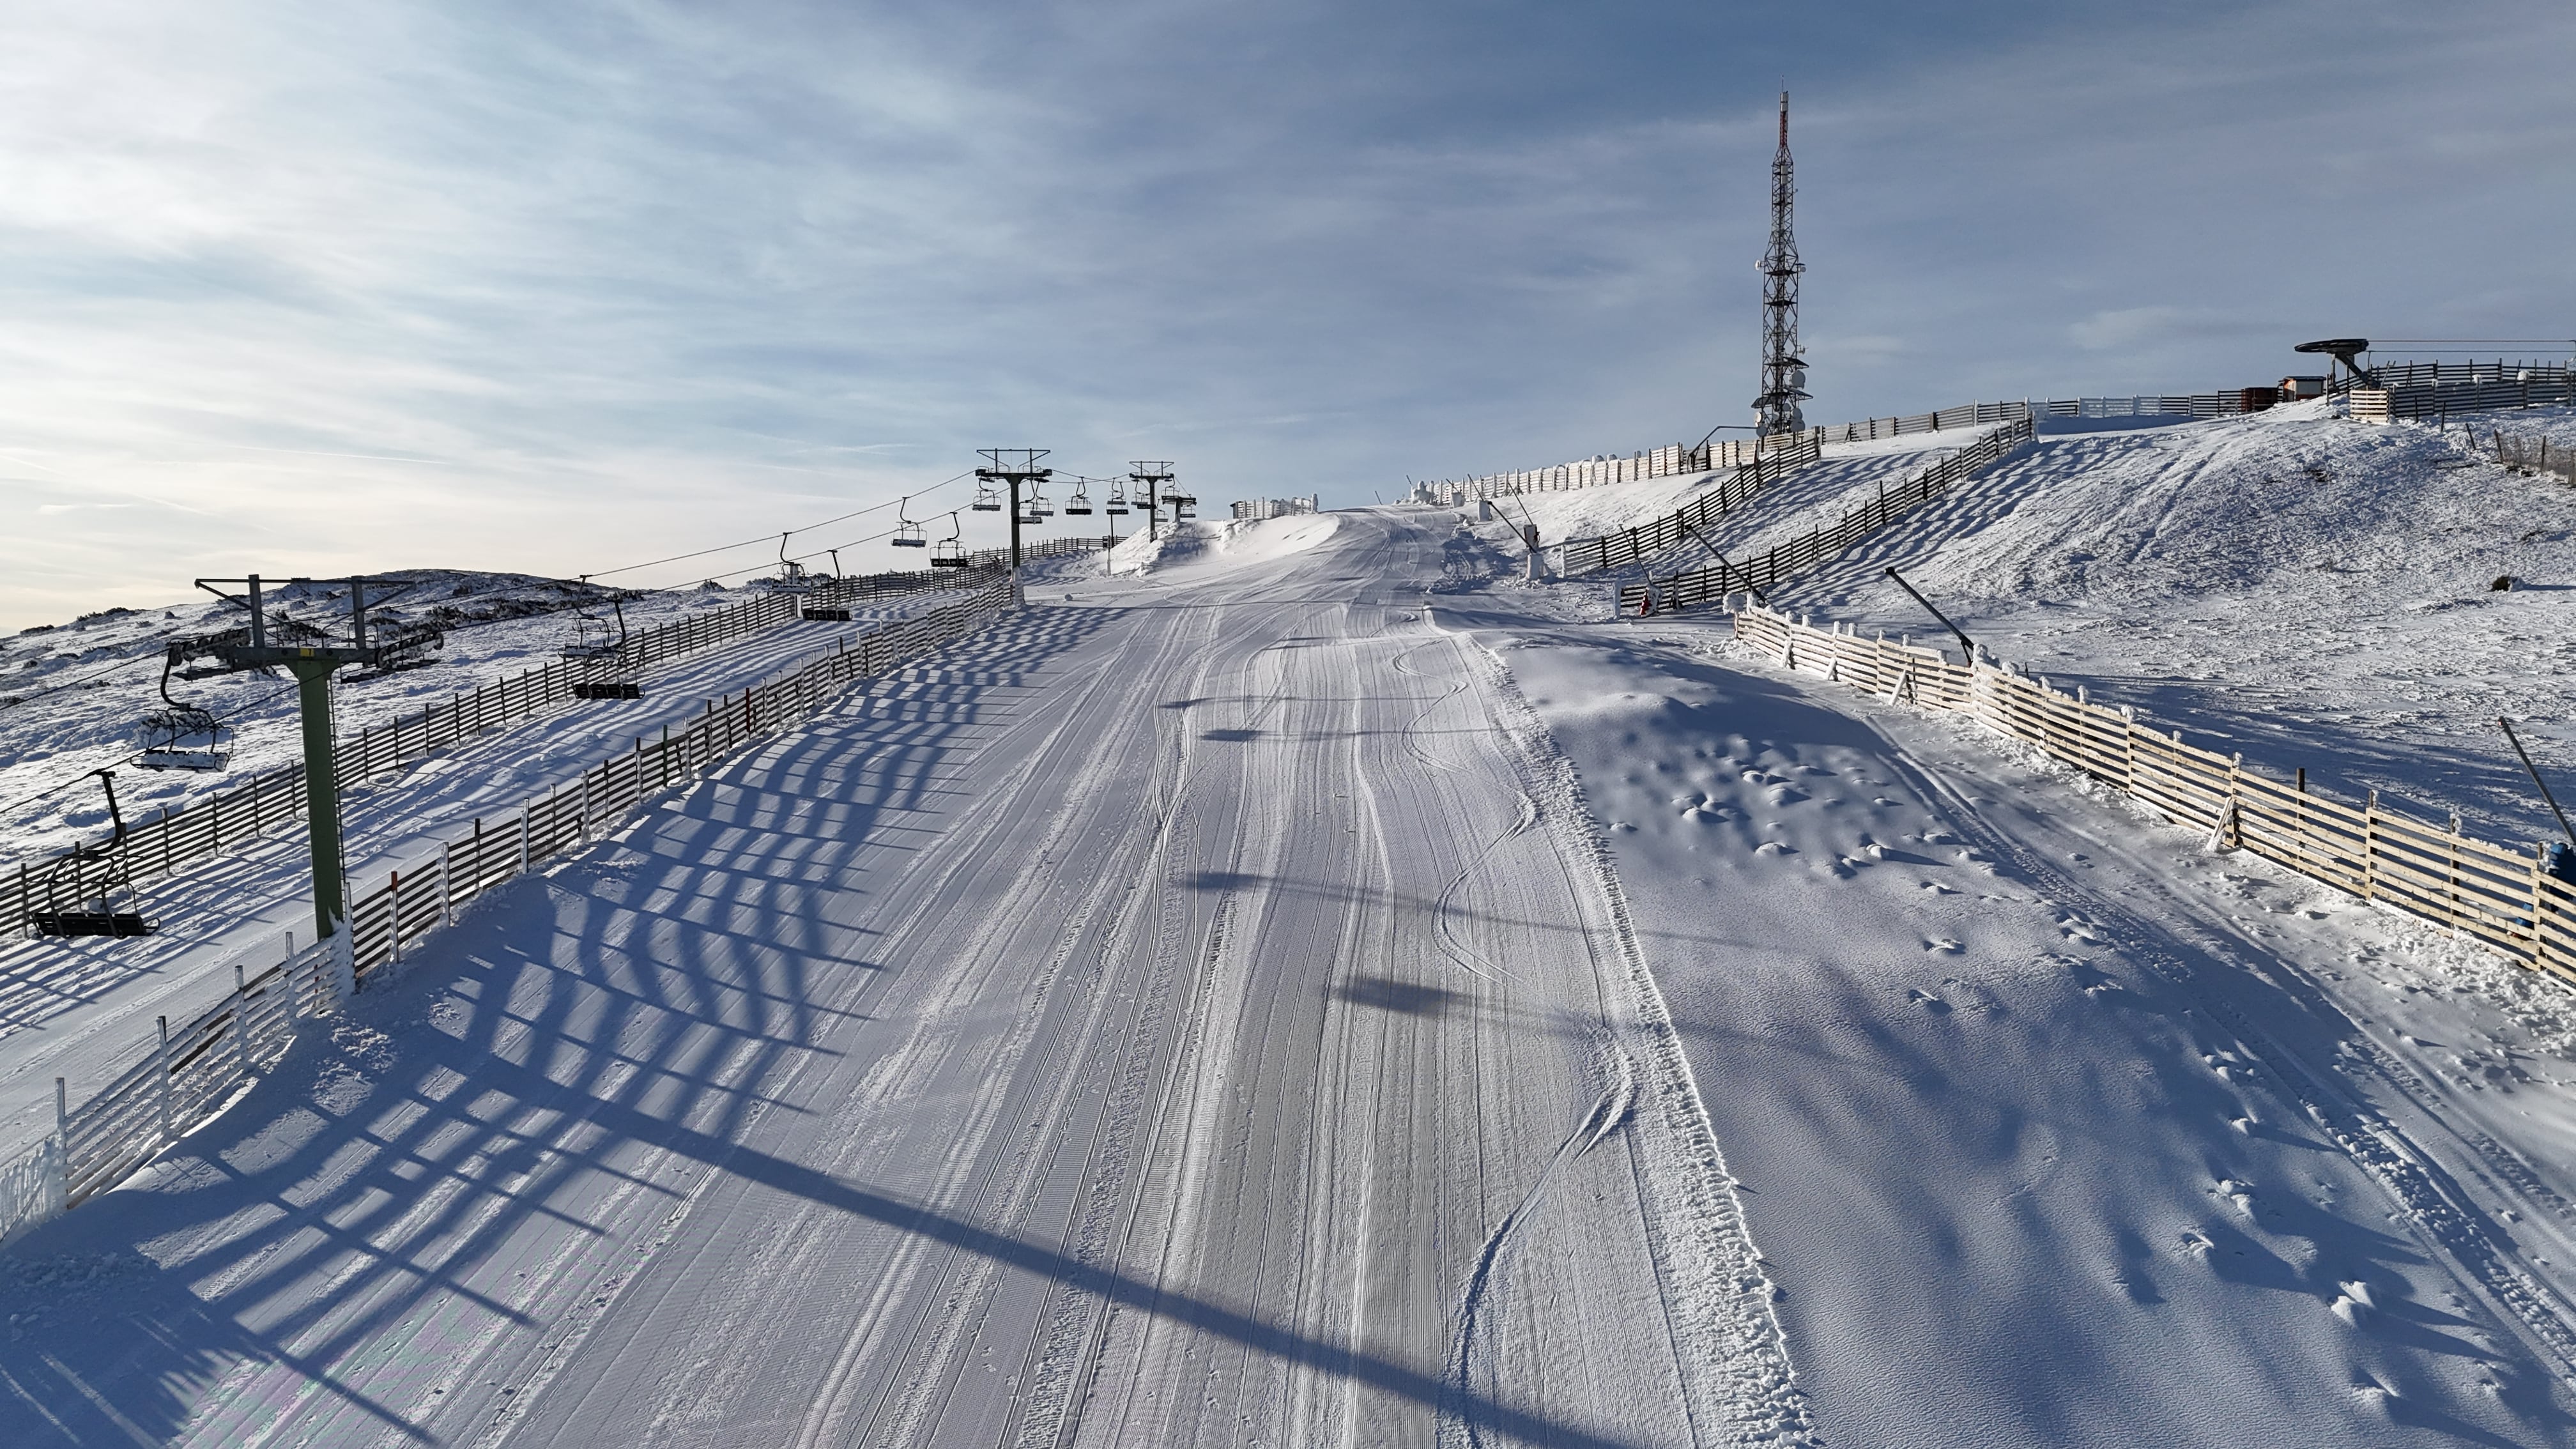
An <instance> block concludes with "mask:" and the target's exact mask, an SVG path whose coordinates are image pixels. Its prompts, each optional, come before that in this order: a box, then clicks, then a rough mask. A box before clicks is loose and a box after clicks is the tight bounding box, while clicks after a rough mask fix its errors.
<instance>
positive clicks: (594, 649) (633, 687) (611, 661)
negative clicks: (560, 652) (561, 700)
mask: <svg viewBox="0 0 2576 1449" xmlns="http://www.w3.org/2000/svg"><path fill="white" fill-rule="evenodd" d="M608 607H609V608H610V609H612V610H614V611H615V612H616V615H617V633H616V636H615V637H613V638H612V637H610V635H609V633H608V622H607V621H606V620H604V619H601V618H600V617H599V616H598V615H596V614H584V615H582V616H581V617H580V619H579V620H578V621H577V622H576V623H575V624H574V628H576V629H577V630H579V631H581V643H580V644H579V645H577V646H576V647H577V648H580V649H583V650H585V651H586V652H584V653H579V654H576V653H574V652H573V650H572V649H566V650H565V651H564V662H566V663H568V664H572V663H589V664H597V665H604V666H606V667H605V668H600V669H594V670H593V671H592V672H591V674H590V677H588V678H584V679H576V680H574V681H573V682H572V697H573V698H575V699H642V698H643V697H644V686H643V685H641V684H639V683H637V682H636V680H635V669H634V666H633V665H632V664H630V663H629V662H628V661H627V658H626V637H627V636H626V605H625V602H624V601H623V600H620V599H618V598H615V597H613V596H612V597H611V598H610V599H609V601H608Z"/></svg>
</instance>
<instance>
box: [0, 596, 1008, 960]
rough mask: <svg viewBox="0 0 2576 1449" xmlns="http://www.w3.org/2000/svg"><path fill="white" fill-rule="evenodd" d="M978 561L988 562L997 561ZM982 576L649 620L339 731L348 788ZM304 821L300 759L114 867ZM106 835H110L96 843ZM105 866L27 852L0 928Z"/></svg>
mask: <svg viewBox="0 0 2576 1449" xmlns="http://www.w3.org/2000/svg"><path fill="white" fill-rule="evenodd" d="M981 566H983V567H987V568H989V567H990V566H991V561H990V560H983V561H982V564H981ZM972 582H974V580H971V579H961V578H959V577H957V576H956V573H955V571H954V570H948V569H920V570H916V571H914V572H912V573H893V574H871V575H866V576H862V577H853V578H844V579H825V580H822V581H820V582H818V583H817V584H816V585H815V586H814V587H813V588H812V590H810V591H809V592H806V593H802V594H797V593H787V592H780V593H774V594H768V595H765V596H763V597H761V598H757V599H752V600H749V601H747V602H745V603H740V604H736V605H733V606H732V607H730V608H724V609H715V610H710V611H708V612H706V613H702V614H690V615H687V616H685V617H683V618H679V619H674V620H672V621H670V622H669V623H665V624H660V625H657V626H655V627H653V628H649V629H639V630H637V631H636V632H635V635H634V636H633V637H632V638H631V639H629V640H627V641H626V643H625V644H624V645H623V646H622V647H621V648H620V650H619V651H618V653H617V654H616V655H615V656H614V657H612V658H602V659H572V660H558V661H553V662H550V663H546V664H542V665H538V666H536V667H534V668H531V669H528V670H526V671H524V672H522V673H519V674H516V675H512V676H509V677H507V678H503V679H498V680H494V681H493V682H492V683H490V684H486V685H483V686H482V687H480V688H477V689H470V690H460V691H458V692H457V693H455V694H453V695H451V696H449V697H448V698H447V699H445V700H442V701H439V702H437V703H435V704H429V705H424V706H423V707H422V708H421V711H420V713H419V714H417V715H408V714H407V715H403V716H401V717H399V718H396V719H393V720H389V721H386V722H385V723H383V724H379V725H371V726H369V727H367V728H364V729H360V730H354V731H351V732H350V733H348V734H345V735H342V736H341V737H340V739H339V740H338V742H337V743H336V745H335V746H334V749H333V759H334V762H335V763H336V765H337V766H338V769H339V772H340V784H341V787H342V788H344V789H345V788H347V787H348V786H350V785H353V784H356V783H358V782H359V781H362V780H367V779H371V778H373V777H375V776H377V775H381V774H384V773H386V772H388V771H391V770H397V769H400V768H402V767H403V766H404V765H406V764H412V763H417V762H418V761H419V760H420V759H421V758H422V757H423V756H426V755H432V754H436V753H437V752H439V751H440V750H444V749H447V748H450V747H451V746H453V745H455V744H456V743H458V742H459V741H462V740H467V739H472V738H474V737H476V736H478V735H483V734H488V733H490V732H492V731H494V730H500V729H507V728H509V727H510V726H512V725H514V724H517V723H519V722H520V721H522V720H526V719H530V718H533V717H535V716H537V715H541V714H545V713H548V712H550V711H553V710H555V709H558V708H561V707H563V706H566V705H569V704H571V703H572V702H573V700H574V699H575V698H576V697H577V696H576V695H575V693H574V686H576V685H578V684H580V683H583V682H585V681H588V680H591V679H597V678H613V677H616V676H618V675H620V674H625V673H628V672H630V671H633V670H640V669H649V668H652V667H654V666H656V665H661V664H667V663H670V662H671V661H672V660H675V659H684V658H687V657H688V656H690V655H693V654H698V653H702V652H704V651H706V650H708V649H712V648H714V647H715V646H717V645H719V644H723V643H727V642H729V641H731V640H734V639H738V638H741V637H743V636H744V635H747V634H753V633H758V632H760V631H762V630H766V629H771V628H775V627H777V626H779V625H782V624H792V623H794V622H796V620H797V618H798V617H799V614H800V612H801V609H803V608H810V607H815V606H827V607H831V606H837V607H842V608H847V607H849V606H850V605H852V604H855V603H858V602H861V601H865V600H873V599H878V598H883V597H887V596H892V595H903V594H914V593H921V592H924V591H927V590H931V589H953V588H958V587H961V586H964V585H967V584H971V583H972ZM303 822H304V766H303V765H302V764H300V763H299V764H293V765H285V766H281V767H280V768H278V769H274V770H271V771H269V772H268V773H266V774H264V775H260V776H257V777H255V778H253V779H251V780H250V781H248V782H247V783H245V784H241V785H237V786H235V787H233V788H232V789H230V790H228V791H225V792H223V793H221V794H217V795H209V796H205V797H203V798H201V799H199V800H197V801H194V802H192V803H190V804H187V805H182V806H178V807H176V808H165V809H163V810H162V811H161V812H160V813H159V814H158V815H155V816H153V817H152V818H150V819H148V820H138V821H137V822H136V823H135V825H134V827H133V828H132V829H131V830H129V831H127V832H126V837H125V844H124V846H123V848H122V849H121V850H119V851H118V853H117V856H116V860H117V868H118V869H119V870H121V871H122V872H123V873H124V874H125V875H126V876H127V877H129V878H131V879H135V880H143V879H149V878H151V877H154V876H162V875H172V874H176V873H177V872H178V871H180V870H182V869H184V868H186V867H188V866H190V865H193V864H195V863H196V862H198V861H200V860H203V859H205V858H207V857H209V856H213V855H218V854H221V853H222V852H223V851H224V850H226V849H227V848H237V847H239V846H241V845H244V844H246V843H248V842H249V841H251V840H254V839H256V838H258V837H259V836H261V835H263V834H265V833H267V832H268V831H270V830H272V829H280V828H284V827H286V826H290V825H301V824H302V823H303ZM93 843H95V844H105V842H104V841H100V842H93ZM105 868H106V867H103V866H102V867H88V866H82V865H79V864H78V863H75V865H74V872H75V874H74V876H73V878H72V879H71V880H69V881H66V882H61V883H60V884H61V886H62V889H61V890H60V891H57V892H48V891H47V889H46V887H45V884H44V871H45V866H44V865H43V864H42V863H40V862H35V861H21V862H19V863H18V864H17V865H16V866H15V867H14V868H11V869H10V870H9V871H8V873H6V874H0V936H8V935H14V934H16V933H19V932H22V931H25V930H26V929H27V928H28V925H29V919H30V916H31V915H32V913H34V912H36V911H41V910H60V909H63V908H64V907H66V906H70V905H73V904H74V903H76V902H78V901H80V900H82V899H85V898H86V895H87V892H88V891H89V889H90V888H91V887H92V885H93V884H94V883H95V882H96V880H97V874H96V873H97V871H98V870H101V869H105Z"/></svg>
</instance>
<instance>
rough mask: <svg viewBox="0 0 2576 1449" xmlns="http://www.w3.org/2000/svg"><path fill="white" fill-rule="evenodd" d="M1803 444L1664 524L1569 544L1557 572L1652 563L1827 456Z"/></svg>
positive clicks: (1808, 441)
mask: <svg viewBox="0 0 2576 1449" xmlns="http://www.w3.org/2000/svg"><path fill="white" fill-rule="evenodd" d="M1797 439H1798V441H1797V442H1795V443H1793V444H1791V445H1790V446H1788V447H1786V448H1782V449H1778V450H1776V451H1774V452H1772V453H1769V454H1767V455H1765V456H1763V457H1759V458H1756V459H1754V460H1752V461H1751V462H1748V463H1746V464H1745V465H1744V466H1743V467H1741V468H1738V469H1736V470H1735V473H1734V475H1733V476H1732V477H1730V478H1728V479H1727V480H1726V481H1725V482H1724V483H1721V484H1719V485H1718V486H1717V487H1715V488H1712V489H1710V490H1708V491H1707V492H1705V493H1703V494H1701V495H1700V496H1698V497H1697V498H1694V499H1692V500H1691V501H1690V502H1688V503H1686V504H1684V505H1683V506H1682V507H1680V508H1678V509H1676V510H1674V511H1673V512H1672V513H1669V514H1667V515H1665V516H1664V517H1662V518H1657V519H1652V520H1650V521H1648V522H1645V523H1641V524H1638V525H1637V526H1636V527H1634V528H1623V529H1621V530H1619V531H1618V532H1617V533H1605V534H1603V535H1601V536H1600V537H1599V538H1578V539H1573V540H1570V541H1568V542H1567V543H1565V544H1564V545H1563V546H1562V547H1563V556H1562V560H1561V561H1560V563H1559V564H1558V569H1559V570H1560V571H1561V572H1563V573H1565V574H1567V575H1569V576H1571V575H1575V574H1588V573H1596V572H1598V571H1600V570H1602V569H1614V568H1625V567H1627V566H1628V565H1630V564H1634V563H1639V562H1642V561H1643V560H1646V559H1649V558H1653V557H1654V556H1655V555H1657V554H1660V553H1663V552H1665V551H1666V550H1668V549H1672V548H1678V547H1679V546H1680V545H1681V544H1682V542H1683V541H1684V540H1686V539H1688V538H1689V537H1690V536H1691V535H1690V531H1691V530H1692V529H1694V528H1707V527H1709V526H1710V525H1711V524H1714V523H1716V522H1717V520H1719V519H1721V518H1724V517H1725V516H1726V515H1728V514H1730V513H1732V512H1734V511H1735V510H1736V509H1738V508H1741V507H1743V506H1744V505H1745V504H1746V503H1747V502H1750V501H1751V500H1752V498H1753V496H1754V495H1755V494H1757V493H1760V492H1762V491H1763V490H1765V489H1767V488H1769V487H1770V486H1771V485H1772V484H1774V483H1777V482H1779V481H1780V480H1781V479H1783V478H1786V477H1787V476H1789V474H1790V473H1792V472H1793V471H1795V470H1797V469H1799V468H1803V467H1805V466H1806V465H1807V464H1809V463H1812V462H1814V461H1816V459H1817V458H1819V457H1821V456H1823V453H1824V448H1823V445H1822V444H1819V443H1818V442H1817V441H1816V438H1815V435H1814V434H1813V433H1800V434H1798V435H1797Z"/></svg>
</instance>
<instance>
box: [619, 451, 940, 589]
mask: <svg viewBox="0 0 2576 1449" xmlns="http://www.w3.org/2000/svg"><path fill="white" fill-rule="evenodd" d="M973 474H974V470H973V469H971V468H970V469H968V470H967V471H966V472H964V473H960V474H958V475H957V476H956V477H955V478H943V479H941V480H940V481H939V482H937V483H934V484H932V485H931V486H930V487H928V488H925V489H923V490H921V492H920V493H915V494H911V495H909V496H911V497H915V498H919V497H923V496H925V495H927V494H930V493H935V492H937V491H938V490H940V489H942V488H945V487H947V486H948V485H949V484H951V483H955V482H957V481H958V479H961V478H968V477H972V476H973ZM898 501H900V500H898ZM894 506H895V505H894V504H893V503H871V504H869V505H868V506H867V507H865V508H854V509H852V510H850V511H849V512H847V513H843V514H840V515H837V516H835V517H832V518H826V519H824V520H823V521H822V522H821V523H808V524H806V525H804V526H803V527H801V528H791V529H788V530H786V531H787V532H788V533H789V534H799V533H811V532H813V531H814V530H815V529H818V528H828V527H830V526H831V525H833V524H835V523H840V522H843V521H845V520H848V519H852V518H859V517H863V516H865V515H867V514H870V513H877V512H881V511H883V510H885V509H888V508H892V507H894ZM773 537H776V535H774V534H767V533H764V534H762V535H761V536H760V537H758V538H746V539H744V540H743V541H742V542H740V543H726V544H718V545H717V546H716V547H714V548H702V549H699V550H698V551H697V552H695V553H675V554H673V555H671V556H670V557H669V558H657V559H653V560H651V561H650V562H646V563H635V564H625V565H622V566H620V567H617V568H613V569H594V570H592V571H591V572H590V573H589V574H588V575H586V577H588V578H594V579H604V578H606V577H608V576H609V575H610V574H631V573H633V572H635V571H636V570H637V569H649V568H656V567H659V566H660V565H662V564H667V563H685V562H687V561H688V560H690V559H693V558H705V557H706V556H707V555H709V554H717V553H731V552H733V551H734V550H735V549H738V548H749V547H751V546H752V545H753V544H756V543H767V542H769V540H770V539H772V538H773ZM878 537H884V535H882V534H880V535H878ZM847 546H848V545H846V544H845V545H843V547H847ZM810 556H811V555H808V557H810ZM734 572H737V573H748V572H750V570H747V569H737V570H735V571H734ZM716 577H718V578H723V577H724V575H723V574H718V575H716Z"/></svg>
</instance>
